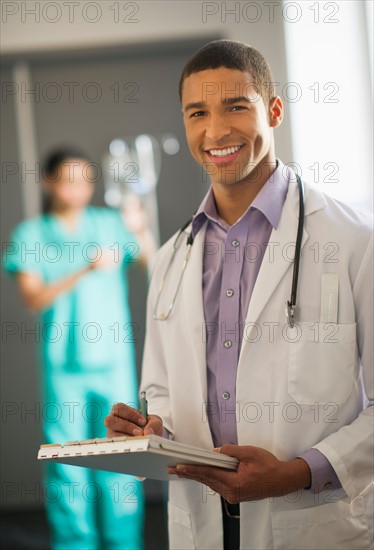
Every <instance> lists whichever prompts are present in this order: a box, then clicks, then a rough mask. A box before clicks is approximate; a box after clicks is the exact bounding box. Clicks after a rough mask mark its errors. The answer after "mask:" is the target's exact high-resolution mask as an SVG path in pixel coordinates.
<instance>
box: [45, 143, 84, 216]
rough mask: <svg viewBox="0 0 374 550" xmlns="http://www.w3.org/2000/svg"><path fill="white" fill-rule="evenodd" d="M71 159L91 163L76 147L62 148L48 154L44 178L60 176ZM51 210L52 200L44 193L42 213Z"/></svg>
mask: <svg viewBox="0 0 374 550" xmlns="http://www.w3.org/2000/svg"><path fill="white" fill-rule="evenodd" d="M71 159H80V160H85V161H87V162H90V158H89V156H88V155H87V154H86V153H85V152H84V151H82V149H79V148H76V147H61V148H59V149H55V150H53V151H51V152H50V153H48V155H47V156H46V157H45V159H44V162H43V163H42V168H41V176H42V178H49V179H52V180H53V179H54V178H55V177H56V176H57V175H58V170H59V168H60V166H61V165H62V164H64V163H65V162H66V161H69V160H71ZM50 210H51V199H50V197H49V196H48V195H47V194H46V193H44V192H43V197H42V211H43V214H47V213H48V212H50Z"/></svg>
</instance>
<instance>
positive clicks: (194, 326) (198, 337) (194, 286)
mask: <svg viewBox="0 0 374 550" xmlns="http://www.w3.org/2000/svg"><path fill="white" fill-rule="evenodd" d="M206 227H207V223H205V225H204V226H203V227H202V228H201V229H200V231H199V232H198V233H197V235H196V237H195V240H194V244H193V246H192V250H191V255H190V259H189V262H188V264H187V268H186V271H185V277H184V279H185V280H184V284H183V313H185V315H184V316H183V317H184V318H183V319H182V323H183V324H184V327H183V330H184V331H185V334H186V338H188V339H189V340H190V353H191V354H192V355H193V361H192V363H193V365H192V366H193V368H194V369H195V370H196V378H197V379H198V380H199V382H200V388H196V390H200V395H201V400H202V401H201V402H206V401H207V379H206V377H207V374H206V344H205V339H204V334H205V324H204V323H205V318H204V306H203V283H202V281H203V246H204V241H205V232H206ZM188 230H190V229H188ZM181 359H182V358H181ZM196 390H195V388H194V391H196Z"/></svg>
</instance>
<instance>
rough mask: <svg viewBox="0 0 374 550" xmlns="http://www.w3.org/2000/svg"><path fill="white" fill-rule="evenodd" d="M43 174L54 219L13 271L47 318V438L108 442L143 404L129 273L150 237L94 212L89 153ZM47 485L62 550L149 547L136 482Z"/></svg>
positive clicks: (48, 217) (33, 236)
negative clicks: (118, 413) (113, 412)
mask: <svg viewBox="0 0 374 550" xmlns="http://www.w3.org/2000/svg"><path fill="white" fill-rule="evenodd" d="M42 173H43V187H44V193H45V197H46V202H47V208H46V212H45V213H44V214H42V215H40V216H38V217H36V218H33V219H30V220H26V221H24V222H22V223H21V224H20V225H19V226H18V227H17V228H16V229H15V231H14V233H13V235H12V238H11V240H12V242H13V245H14V246H13V250H15V251H16V252H15V253H14V254H12V255H8V256H7V260H6V265H5V268H6V269H7V271H9V272H11V273H14V274H15V276H16V280H17V283H18V287H19V290H20V292H21V294H22V296H23V298H24V301H25V303H26V305H27V307H28V308H29V309H31V310H33V311H36V312H38V314H39V316H40V320H41V329H42V330H41V334H42V338H41V340H42V342H41V343H42V346H41V361H40V362H41V364H42V366H43V369H42V380H43V384H42V388H43V392H42V393H43V399H44V403H45V407H46V408H45V410H46V411H47V412H48V409H49V410H50V411H51V414H50V415H48V414H46V415H45V416H46V418H45V420H44V433H45V438H46V440H47V442H48V443H56V442H60V443H62V442H65V441H67V440H80V439H90V438H93V437H105V427H104V422H103V419H104V417H105V416H106V414H108V412H109V410H110V408H111V406H112V405H113V404H114V403H115V402H116V401H119V400H123V396H125V399H124V400H125V401H126V402H128V403H132V404H135V406H136V404H137V400H138V383H137V376H136V367H135V356H134V345H133V341H134V338H136V327H135V326H134V324H133V323H131V319H130V311H129V306H128V295H127V293H128V290H127V282H126V277H125V270H126V268H127V267H128V265H129V264H130V263H131V262H134V261H139V260H141V259H142V258H143V259H144V257H145V256H147V254H148V255H149V254H150V253H151V250H152V239H151V237H150V233H149V232H148V231H146V230H145V229H143V230H139V233H138V234H137V235H136V237H135V236H134V235H133V234H132V233H130V232H129V231H128V229H126V227H125V225H124V222H123V219H122V216H121V214H120V212H119V211H116V210H112V209H109V208H96V207H91V206H88V205H89V202H90V200H91V197H92V194H93V184H92V181H93V177H92V172H91V168H90V164H89V161H88V159H87V158H86V156H85V155H84V154H82V153H81V152H80V151H78V150H74V149H71V150H58V151H55V152H54V153H52V154H51V155H50V156H49V158H48V159H47V161H46V163H45V166H44V169H43V171H42ZM139 247H140V249H142V251H143V255H141V254H139ZM30 250H35V251H36V252H35V254H28V253H27V251H30ZM144 253H145V254H144ZM48 404H50V406H49V407H48ZM56 410H57V411H59V413H60V414H58V415H57V416H56ZM45 483H46V485H45V491H48V495H50V494H51V493H53V494H54V495H55V496H56V498H48V499H47V516H48V519H49V522H50V526H51V531H52V546H53V548H54V549H55V550H57V549H58V550H62V549H64V550H68V549H72V550H73V549H74V550H83V549H87V550H88V549H90V550H94V549H105V550H110V549H121V550H123V549H130V548H131V549H138V548H142V547H143V535H142V528H143V508H144V506H143V493H142V488H141V484H140V483H139V481H138V480H136V479H135V478H132V477H129V476H124V475H120V474H116V473H110V472H104V471H96V470H90V469H85V468H79V467H74V466H66V465H62V464H49V465H48V473H47V476H46V479H45Z"/></svg>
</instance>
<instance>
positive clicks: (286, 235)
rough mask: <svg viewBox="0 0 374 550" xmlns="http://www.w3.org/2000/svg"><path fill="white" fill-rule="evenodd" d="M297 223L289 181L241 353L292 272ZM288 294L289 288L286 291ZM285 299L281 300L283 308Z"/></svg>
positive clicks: (296, 202) (295, 199) (253, 298)
mask: <svg viewBox="0 0 374 550" xmlns="http://www.w3.org/2000/svg"><path fill="white" fill-rule="evenodd" d="M298 220H299V193H298V187H297V183H296V181H294V179H293V178H291V179H290V183H289V191H288V194H287V197H286V200H285V203H284V206H283V210H282V214H281V218H280V221H279V225H278V228H277V229H273V231H272V233H271V236H270V239H269V244H268V246H267V248H266V251H265V254H264V258H263V260H262V264H261V268H260V271H259V273H258V276H257V280H256V284H255V286H254V289H253V293H252V296H251V299H250V302H249V307H248V312H247V316H246V324H247V327H248V330H247V331H246V338H245V339H244V340H243V343H242V351H243V348H244V347H245V345H246V343H247V342H249V341H250V339H251V332H252V331H253V330H254V329H255V325H254V323H256V322H257V321H258V318H259V317H260V315H261V312H262V310H263V309H264V307H265V306H266V304H267V302H268V301H269V300H270V298H271V296H272V294H273V293H274V291H275V290H276V288H277V287H278V285H279V283H280V281H281V279H282V277H284V275H285V273H286V272H287V271H288V270H289V269H293V263H292V261H291V260H292V257H293V255H294V245H295V241H296V233H297V226H298ZM308 237H309V236H308V233H307V232H306V229H305V224H304V231H303V238H302V245H301V246H302V248H303V246H304V245H305V243H306V241H307V239H308ZM290 291H291V287H290ZM287 299H289V296H285V297H284V304H286V300H287Z"/></svg>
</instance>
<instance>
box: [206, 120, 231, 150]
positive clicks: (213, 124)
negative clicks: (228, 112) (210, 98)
mask: <svg viewBox="0 0 374 550" xmlns="http://www.w3.org/2000/svg"><path fill="white" fill-rule="evenodd" d="M230 134H231V127H230V126H229V125H228V124H227V122H226V121H225V119H224V117H222V116H217V115H211V116H210V117H209V118H208V119H207V127H206V130H205V135H206V137H207V138H208V139H210V140H211V141H213V142H214V143H217V144H218V143H219V141H220V140H221V139H222V138H224V137H226V136H228V135H230Z"/></svg>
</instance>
